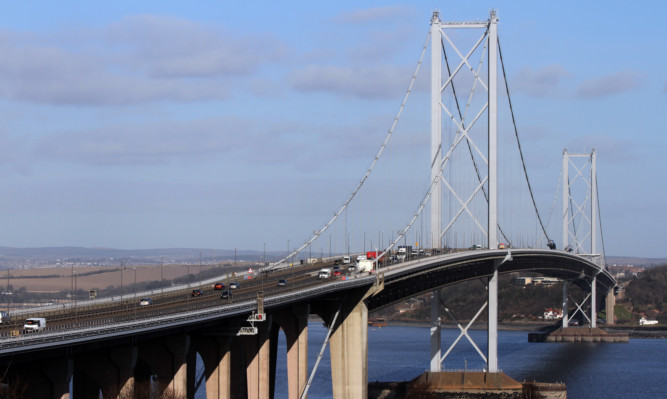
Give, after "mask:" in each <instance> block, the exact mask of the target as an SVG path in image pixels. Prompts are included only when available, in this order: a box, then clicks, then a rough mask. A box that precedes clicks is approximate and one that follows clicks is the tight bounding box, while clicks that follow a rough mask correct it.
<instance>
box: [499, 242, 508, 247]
mask: <svg viewBox="0 0 667 399" xmlns="http://www.w3.org/2000/svg"><path fill="white" fill-rule="evenodd" d="M507 248H509V246H508V245H507V244H505V243H503V242H501V243H500V244H498V249H507Z"/></svg>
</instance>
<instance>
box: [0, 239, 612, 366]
mask: <svg viewBox="0 0 667 399" xmlns="http://www.w3.org/2000/svg"><path fill="white" fill-rule="evenodd" d="M515 251H516V253H517V254H519V253H520V252H521V251H520V250H515ZM533 251H534V252H542V251H540V250H533ZM503 252H504V251H502V252H501V251H498V250H484V251H475V254H477V255H484V256H487V255H493V254H495V255H497V254H499V253H503ZM554 252H555V251H546V250H545V251H544V253H545V254H547V253H548V254H554ZM559 253H560V252H559ZM469 255H470V254H467V255H465V256H462V255H461V254H460V253H458V254H446V255H437V256H433V257H429V258H430V259H428V258H427V259H428V260H427V261H426V262H424V261H425V259H424V258H421V259H415V260H412V261H409V262H405V263H402V264H400V265H393V266H388V267H384V268H381V269H379V270H378V271H377V272H378V273H383V274H385V276H386V277H390V276H391V275H397V274H403V273H405V272H408V273H409V272H410V270H413V271H417V270H416V269H420V268H422V267H424V266H427V265H426V264H425V263H431V262H434V261H435V262H441V261H442V259H443V258H450V257H451V258H452V259H454V258H456V259H459V258H466V257H467V256H469ZM567 256H568V257H573V256H574V255H571V254H567ZM582 259H583V258H582ZM591 265H592V266H596V265H594V264H593V263H591ZM602 272H605V273H608V272H606V271H604V269H602V268H600V271H599V273H602ZM244 275H247V273H244V274H238V275H237V277H238V278H241V277H242V276H244ZM220 278H221V277H216V278H211V279H208V280H204V281H202V282H199V285H201V284H206V283H213V282H216V281H219V280H220ZM612 279H613V278H612ZM376 280H377V276H376V275H375V274H370V275H368V274H366V275H363V274H362V275H357V276H356V278H351V279H346V280H338V281H334V282H331V283H328V284H321V285H317V286H315V287H307V288H304V289H299V290H297V291H294V290H293V289H290V288H286V289H285V290H284V291H279V292H278V293H277V294H273V295H270V296H267V297H266V298H265V300H264V305H265V306H266V307H275V306H280V305H282V304H287V303H290V302H293V301H297V300H303V299H308V298H311V297H316V296H320V295H323V294H326V293H331V292H335V291H340V290H344V289H349V288H355V287H359V286H364V285H369V284H373V283H374V282H375V281H376ZM192 286H193V285H192V284H189V285H188V284H183V285H179V286H174V287H169V289H165V290H162V289H156V290H151V291H145V292H142V293H141V294H139V293H137V297H140V296H149V295H156V294H158V293H160V294H161V293H163V292H164V293H167V292H174V291H178V290H184V289H188V288H189V287H192ZM113 298H114V297H112V298H104V299H101V300H91V301H86V302H85V303H86V306H84V307H81V305H80V303H79V304H78V306H77V309H78V310H81V311H84V310H85V311H90V310H94V309H96V308H101V307H103V305H105V304H108V303H109V302H113ZM65 308H67V307H61V306H55V307H42V308H39V309H40V311H41V312H44V311H47V310H53V311H57V310H63V309H65ZM255 308H256V301H254V300H247V301H244V302H239V303H234V304H230V305H220V306H214V307H208V308H205V309H197V310H193V309H192V308H188V309H182V310H180V311H178V312H175V313H173V314H169V315H160V316H155V317H149V318H142V319H139V320H132V321H124V322H117V321H114V320H113V319H106V318H105V319H100V320H92V321H83V320H82V321H81V322H77V323H76V324H70V325H69V327H70V328H69V329H66V330H65V331H62V326H59V329H58V331H54V330H51V329H50V328H49V327H47V328H46V329H45V330H43V331H40V332H35V333H30V334H23V335H20V336H18V337H17V336H12V335H11V334H6V335H3V336H0V355H4V354H7V353H11V352H17V351H20V350H22V349H25V348H30V349H29V350H38V349H40V348H43V347H45V346H57V345H60V344H61V343H62V342H67V343H68V344H73V343H77V342H82V341H90V340H95V339H99V338H100V337H105V338H108V337H113V336H121V335H129V334H138V333H142V332H146V331H151V330H156V329H162V328H173V327H178V326H181V325H186V324H192V323H199V322H205V321H209V320H214V319H221V318H230V317H234V316H237V315H240V314H244V313H250V312H252V311H253V310H255ZM34 311H35V309H32V312H34ZM15 314H16V313H15ZM105 321H106V322H105ZM66 327H67V326H66ZM82 327H83V328H82Z"/></svg>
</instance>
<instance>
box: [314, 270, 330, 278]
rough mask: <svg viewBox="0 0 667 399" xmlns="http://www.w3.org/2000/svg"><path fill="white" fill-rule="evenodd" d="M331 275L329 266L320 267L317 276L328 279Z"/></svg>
mask: <svg viewBox="0 0 667 399" xmlns="http://www.w3.org/2000/svg"><path fill="white" fill-rule="evenodd" d="M329 277H331V269H329V268H328V267H325V268H324V269H320V272H319V273H318V274H317V278H319V279H326V278H329Z"/></svg>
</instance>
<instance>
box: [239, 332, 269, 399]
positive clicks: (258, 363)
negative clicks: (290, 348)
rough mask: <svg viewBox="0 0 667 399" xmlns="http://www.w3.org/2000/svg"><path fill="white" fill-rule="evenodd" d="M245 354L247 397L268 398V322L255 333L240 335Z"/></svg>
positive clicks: (254, 398)
mask: <svg viewBox="0 0 667 399" xmlns="http://www.w3.org/2000/svg"><path fill="white" fill-rule="evenodd" d="M241 342H242V344H243V347H244V348H245V355H246V378H247V387H248V399H270V397H271V396H272V392H271V384H270V382H271V376H270V371H271V370H270V363H271V358H270V346H271V344H270V343H271V340H270V322H269V321H266V322H264V323H262V325H261V326H260V327H259V333H258V334H257V335H249V336H244V337H241Z"/></svg>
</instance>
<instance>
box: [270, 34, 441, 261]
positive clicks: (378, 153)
mask: <svg viewBox="0 0 667 399" xmlns="http://www.w3.org/2000/svg"><path fill="white" fill-rule="evenodd" d="M430 37H431V28H429V31H428V34H427V35H426V40H425V42H424V46H423V48H422V53H421V56H420V57H419V61H418V62H417V67H416V68H415V72H414V73H413V74H412V79H411V80H410V84H409V85H408V90H407V92H406V93H405V96H404V97H403V102H402V103H401V106H400V107H399V109H398V112H397V113H396V116H395V117H394V122H393V123H392V125H391V128H390V129H389V131H388V132H387V135H386V136H385V139H384V141H383V142H382V145H381V146H380V149H379V150H378V152H377V154H376V155H375V158H374V159H373V161H372V162H371V165H370V166H369V167H368V169H367V170H366V174H365V175H364V177H362V178H361V181H359V183H358V184H357V186H356V187H355V189H354V190H353V191H352V194H350V196H349V197H348V199H347V201H345V202H344V203H343V205H342V206H341V207H340V209H338V211H337V212H336V213H334V215H333V217H332V218H331V219H330V220H329V221H328V222H327V223H326V224H325V225H324V226H323V227H322V228H321V229H320V230H318V231H316V232H315V234H314V235H313V236H312V237H311V238H310V239H309V240H307V241H306V242H305V243H304V244H303V245H301V246H300V247H299V248H297V249H295V250H294V251H292V252H291V253H290V254H288V255H287V256H286V257H284V258H282V259H281V260H279V261H277V262H275V263H273V264H272V265H270V266H268V267H266V268H264V270H270V269H272V268H274V267H276V266H277V265H279V264H281V263H284V262H286V261H287V260H288V259H290V258H292V257H293V256H296V254H298V253H299V252H301V251H302V250H303V249H304V248H307V247H308V246H309V245H310V244H312V243H313V242H314V241H315V240H316V239H317V238H318V237H319V236H320V235H322V233H324V232H325V231H326V230H327V229H328V228H329V227H330V226H331V225H332V224H333V222H334V221H336V219H338V216H340V214H341V213H343V211H344V210H345V209H347V206H348V205H349V204H350V202H351V201H352V199H353V198H354V197H355V196H356V195H357V193H358V192H359V190H360V189H361V187H362V186H363V185H364V183H365V182H366V179H368V176H370V174H371V172H372V171H373V168H375V165H376V164H377V162H378V160H379V159H380V156H381V155H382V153H383V152H384V150H385V148H386V147H387V144H388V143H389V139H390V138H391V136H392V134H393V133H394V129H395V128H396V124H397V123H398V119H399V118H400V116H401V114H402V113H403V109H404V108H405V104H406V103H407V101H408V98H409V97H410V93H411V92H412V87H413V86H414V84H415V80H416V79H417V74H418V73H419V69H420V68H421V64H422V61H423V59H424V54H426V49H427V47H428V42H429V39H430Z"/></svg>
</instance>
